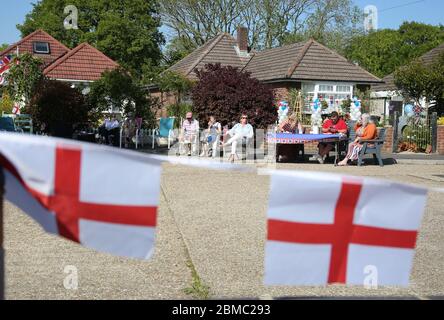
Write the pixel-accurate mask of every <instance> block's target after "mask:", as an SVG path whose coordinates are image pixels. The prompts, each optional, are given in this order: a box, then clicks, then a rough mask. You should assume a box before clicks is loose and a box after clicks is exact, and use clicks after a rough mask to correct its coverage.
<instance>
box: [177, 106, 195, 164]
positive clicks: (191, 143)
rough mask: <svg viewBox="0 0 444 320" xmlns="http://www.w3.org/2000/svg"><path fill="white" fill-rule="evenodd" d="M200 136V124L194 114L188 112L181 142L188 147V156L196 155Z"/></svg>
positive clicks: (180, 138)
mask: <svg viewBox="0 0 444 320" xmlns="http://www.w3.org/2000/svg"><path fill="white" fill-rule="evenodd" d="M198 134H199V122H198V121H197V120H196V119H194V118H193V113H192V112H187V114H186V119H185V120H184V121H183V123H182V129H181V134H180V137H179V141H180V142H181V143H184V144H185V145H186V148H187V154H188V156H191V153H196V147H197V143H198V141H197V136H198Z"/></svg>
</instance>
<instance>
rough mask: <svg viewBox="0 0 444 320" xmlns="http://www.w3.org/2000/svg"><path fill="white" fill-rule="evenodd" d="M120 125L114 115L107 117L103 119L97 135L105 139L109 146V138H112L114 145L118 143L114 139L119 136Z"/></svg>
mask: <svg viewBox="0 0 444 320" xmlns="http://www.w3.org/2000/svg"><path fill="white" fill-rule="evenodd" d="M119 127H120V124H119V121H117V119H116V117H115V116H114V115H109V117H108V118H107V119H105V123H104V124H103V125H102V126H101V127H100V128H99V134H100V135H101V136H103V137H105V143H106V144H110V139H109V136H111V135H112V136H114V141H113V142H114V143H113V144H115V142H116V141H118V139H117V138H116V137H119V135H120V129H119Z"/></svg>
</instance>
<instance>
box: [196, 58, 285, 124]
mask: <svg viewBox="0 0 444 320" xmlns="http://www.w3.org/2000/svg"><path fill="white" fill-rule="evenodd" d="M196 73H197V77H198V79H199V82H197V84H196V85H195V86H194V87H193V89H192V93H191V97H192V100H193V111H195V112H196V113H197V114H198V116H199V120H200V121H201V122H202V121H203V122H202V123H206V120H207V117H208V116H209V115H214V116H215V117H216V119H218V121H220V122H221V123H222V124H227V123H231V122H232V121H235V122H239V117H240V114H241V113H246V114H247V115H248V117H249V119H250V120H249V122H250V123H251V124H252V125H253V126H255V127H256V128H266V127H267V126H268V125H270V124H272V123H275V121H276V119H277V113H276V108H275V107H274V96H273V91H272V90H271V88H270V87H268V86H267V85H265V84H262V83H260V82H259V80H257V79H254V78H251V76H250V74H249V73H247V72H240V71H239V70H238V69H237V68H233V67H230V66H227V67H222V66H221V65H220V64H215V65H212V64H208V65H206V66H205V68H204V69H202V70H199V71H197V72H196Z"/></svg>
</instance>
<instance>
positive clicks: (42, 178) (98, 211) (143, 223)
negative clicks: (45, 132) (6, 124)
mask: <svg viewBox="0 0 444 320" xmlns="http://www.w3.org/2000/svg"><path fill="white" fill-rule="evenodd" d="M0 164H1V166H2V167H3V168H4V169H5V170H3V171H4V175H5V197H6V199H8V200H9V201H11V202H12V203H14V204H15V205H16V206H18V207H19V208H21V209H22V210H23V211H24V212H26V213H27V214H29V215H30V216H31V217H33V218H34V219H35V220H36V221H37V222H39V223H40V225H41V226H42V227H43V228H44V229H45V230H46V231H48V232H51V233H55V234H60V235H61V236H63V237H65V238H68V239H70V240H72V241H75V242H79V243H81V244H82V245H84V246H86V247H90V248H93V249H96V250H98V251H103V252H108V253H112V254H116V255H121V256H128V257H134V258H148V257H149V256H150V254H151V252H152V249H153V245H154V236H155V226H156V216H157V207H158V204H159V192H160V174H161V166H160V161H158V160H153V159H147V158H146V157H142V156H140V155H139V154H137V153H134V152H128V151H126V152H123V151H121V150H119V149H113V148H109V147H104V146H99V145H94V144H88V143H79V142H75V141H72V142H70V141H68V140H61V139H53V138H41V137H37V136H30V135H18V134H1V135H0Z"/></svg>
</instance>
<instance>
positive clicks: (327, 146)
mask: <svg viewBox="0 0 444 320" xmlns="http://www.w3.org/2000/svg"><path fill="white" fill-rule="evenodd" d="M347 131H348V128H347V124H346V123H345V121H344V120H342V119H341V118H339V114H338V113H337V112H336V111H333V112H332V113H331V115H330V119H328V120H326V121H325V122H324V124H323V125H322V133H324V134H339V133H343V134H347ZM318 148H319V154H317V155H314V156H313V157H312V158H310V160H318V161H319V163H321V164H323V163H324V161H325V159H326V158H327V155H328V153H329V152H330V151H332V150H333V149H334V148H335V143H334V142H328V143H324V142H321V143H319V145H318Z"/></svg>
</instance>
